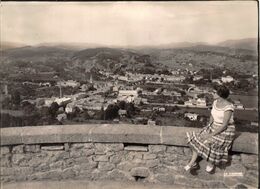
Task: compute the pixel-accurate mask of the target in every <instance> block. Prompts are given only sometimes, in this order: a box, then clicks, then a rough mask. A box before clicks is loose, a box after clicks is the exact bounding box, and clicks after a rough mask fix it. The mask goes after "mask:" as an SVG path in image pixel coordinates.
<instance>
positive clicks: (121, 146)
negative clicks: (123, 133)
mask: <svg viewBox="0 0 260 189" xmlns="http://www.w3.org/2000/svg"><path fill="white" fill-rule="evenodd" d="M107 149H108V150H109V151H114V152H118V151H122V150H124V144H123V143H116V144H107Z"/></svg>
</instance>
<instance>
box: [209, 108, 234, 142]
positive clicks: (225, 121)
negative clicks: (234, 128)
mask: <svg viewBox="0 0 260 189" xmlns="http://www.w3.org/2000/svg"><path fill="white" fill-rule="evenodd" d="M231 116H232V111H231V110H228V111H225V112H224V119H223V123H222V126H221V127H220V128H219V129H217V130H216V131H214V132H212V133H210V134H209V135H210V137H212V136H215V135H218V134H219V133H221V132H222V131H224V130H225V129H226V128H227V125H228V122H229V120H230V118H231Z"/></svg>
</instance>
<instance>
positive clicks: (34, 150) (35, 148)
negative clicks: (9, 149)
mask: <svg viewBox="0 0 260 189" xmlns="http://www.w3.org/2000/svg"><path fill="white" fill-rule="evenodd" d="M24 151H25V152H31V153H37V152H40V151H41V148H40V145H25V146H24Z"/></svg>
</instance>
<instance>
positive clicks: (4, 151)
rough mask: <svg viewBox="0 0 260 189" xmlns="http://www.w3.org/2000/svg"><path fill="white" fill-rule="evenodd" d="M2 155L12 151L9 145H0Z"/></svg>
mask: <svg viewBox="0 0 260 189" xmlns="http://www.w3.org/2000/svg"><path fill="white" fill-rule="evenodd" d="M0 153H1V156H2V155H5V154H8V153H10V148H9V147H8V146H2V147H0Z"/></svg>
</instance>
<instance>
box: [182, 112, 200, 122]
mask: <svg viewBox="0 0 260 189" xmlns="http://www.w3.org/2000/svg"><path fill="white" fill-rule="evenodd" d="M184 117H187V118H189V119H190V120H191V121H196V120H197V119H198V114H194V113H185V114H184Z"/></svg>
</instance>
